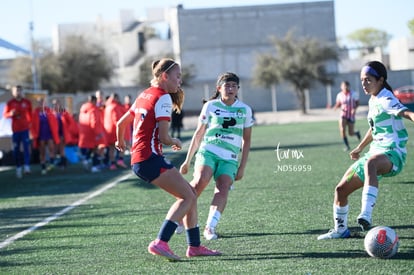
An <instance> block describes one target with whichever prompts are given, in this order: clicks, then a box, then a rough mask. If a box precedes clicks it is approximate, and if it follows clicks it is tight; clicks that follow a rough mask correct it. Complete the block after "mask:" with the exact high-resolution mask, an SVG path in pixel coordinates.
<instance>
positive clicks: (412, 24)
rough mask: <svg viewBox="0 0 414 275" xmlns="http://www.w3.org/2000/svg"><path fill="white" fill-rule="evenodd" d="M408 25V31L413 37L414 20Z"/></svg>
mask: <svg viewBox="0 0 414 275" xmlns="http://www.w3.org/2000/svg"><path fill="white" fill-rule="evenodd" d="M407 25H408V29H409V30H410V32H411V35H413V36H414V18H413V19H411V20H410V21H408V23H407Z"/></svg>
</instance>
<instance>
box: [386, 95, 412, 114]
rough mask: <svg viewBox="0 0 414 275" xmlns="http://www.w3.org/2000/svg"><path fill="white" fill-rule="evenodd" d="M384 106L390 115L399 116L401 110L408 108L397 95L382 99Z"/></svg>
mask: <svg viewBox="0 0 414 275" xmlns="http://www.w3.org/2000/svg"><path fill="white" fill-rule="evenodd" d="M382 107H383V108H384V110H385V112H386V113H387V114H389V115H394V116H397V115H398V114H399V113H400V112H401V111H404V110H406V109H408V108H407V107H406V106H404V105H403V104H402V103H401V102H400V101H399V100H398V99H397V98H396V97H395V96H387V97H385V98H384V99H383V100H382Z"/></svg>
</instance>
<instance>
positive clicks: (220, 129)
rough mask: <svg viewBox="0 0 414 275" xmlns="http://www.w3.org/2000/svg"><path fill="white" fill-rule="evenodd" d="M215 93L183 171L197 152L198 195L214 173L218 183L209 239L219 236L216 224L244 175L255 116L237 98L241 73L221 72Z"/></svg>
mask: <svg viewBox="0 0 414 275" xmlns="http://www.w3.org/2000/svg"><path fill="white" fill-rule="evenodd" d="M216 86H217V87H216V88H217V89H216V93H215V95H214V96H213V97H212V98H211V99H210V100H209V101H207V102H206V103H205V104H204V106H203V108H202V110H201V113H200V116H199V122H198V126H197V129H196V130H195V132H194V135H193V138H192V140H191V144H190V147H189V149H188V153H187V157H186V159H185V161H184V163H183V164H182V165H181V168H180V172H181V173H183V174H186V173H187V172H188V169H189V165H190V163H191V160H192V158H193V156H194V155H195V154H196V151H197V149H198V152H197V154H196V160H195V164H194V175H193V180H192V181H191V182H190V184H191V185H192V186H193V187H194V188H195V190H196V192H197V195H198V196H199V195H200V194H201V192H203V190H204V189H205V188H206V187H207V185H208V183H209V182H210V180H211V178H212V177H214V180H215V181H216V187H215V191H214V197H213V200H212V202H211V205H210V212H209V216H208V218H207V224H206V227H205V230H204V237H205V238H206V239H207V240H214V239H217V234H216V231H215V228H216V226H217V223H218V221H219V219H220V217H221V214H222V213H223V211H224V208H225V207H226V203H227V197H228V192H229V190H230V188H231V186H232V184H233V181H235V180H240V179H241V178H242V177H243V174H244V169H245V167H246V163H247V157H248V154H249V150H250V138H251V132H252V126H253V124H254V119H253V115H252V110H251V108H250V107H249V106H248V105H246V104H245V103H243V102H241V101H240V100H239V99H238V98H237V94H238V91H239V77H238V76H237V75H236V74H234V73H224V74H222V75H220V76H219V78H218V80H217V85H216Z"/></svg>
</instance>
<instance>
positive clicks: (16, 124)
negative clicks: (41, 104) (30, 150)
mask: <svg viewBox="0 0 414 275" xmlns="http://www.w3.org/2000/svg"><path fill="white" fill-rule="evenodd" d="M4 117H7V118H11V119H12V131H13V132H20V131H24V130H28V129H29V128H30V122H31V121H32V103H31V102H30V100H28V99H26V98H22V99H20V100H17V99H15V98H13V99H11V100H9V101H8V102H7V105H6V107H5V108H4Z"/></svg>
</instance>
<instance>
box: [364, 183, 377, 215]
mask: <svg viewBox="0 0 414 275" xmlns="http://www.w3.org/2000/svg"><path fill="white" fill-rule="evenodd" d="M377 196H378V188H377V187H375V186H371V185H364V189H362V198H361V214H364V215H368V216H369V217H371V215H372V210H373V209H374V206H375V203H376V201H377Z"/></svg>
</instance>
